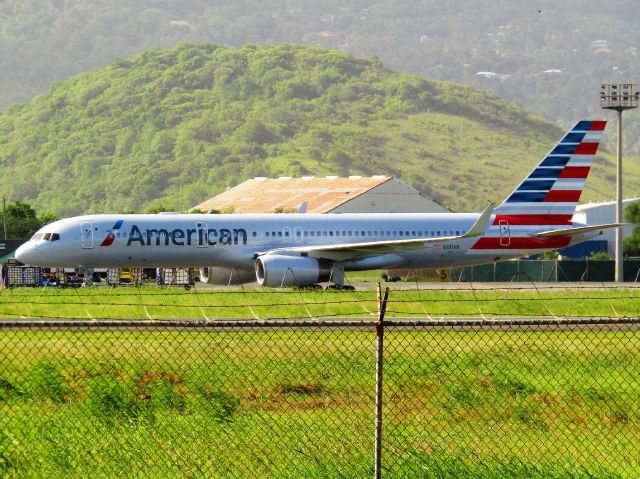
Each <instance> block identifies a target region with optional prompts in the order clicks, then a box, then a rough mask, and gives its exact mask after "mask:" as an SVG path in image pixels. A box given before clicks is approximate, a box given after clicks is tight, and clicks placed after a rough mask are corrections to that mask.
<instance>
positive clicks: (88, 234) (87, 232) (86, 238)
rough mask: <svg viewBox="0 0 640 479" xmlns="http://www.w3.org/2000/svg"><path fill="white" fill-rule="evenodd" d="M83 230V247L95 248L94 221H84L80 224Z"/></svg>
mask: <svg viewBox="0 0 640 479" xmlns="http://www.w3.org/2000/svg"><path fill="white" fill-rule="evenodd" d="M80 230H81V235H82V239H81V243H82V248H83V249H91V248H93V223H82V224H81V225H80Z"/></svg>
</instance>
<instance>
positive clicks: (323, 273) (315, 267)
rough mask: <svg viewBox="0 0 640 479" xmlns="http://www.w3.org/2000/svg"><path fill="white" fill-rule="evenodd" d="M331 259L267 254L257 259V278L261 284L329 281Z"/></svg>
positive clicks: (303, 283) (303, 284)
mask: <svg viewBox="0 0 640 479" xmlns="http://www.w3.org/2000/svg"><path fill="white" fill-rule="evenodd" d="M331 267H332V264H331V262H330V261H326V260H318V259H316V258H310V257H308V256H285V255H277V254H267V255H264V256H260V257H258V259H257V260H256V279H257V280H258V284H259V285H260V286H270V287H272V288H277V287H280V286H308V285H311V284H316V283H322V282H323V281H329V278H330V277H331Z"/></svg>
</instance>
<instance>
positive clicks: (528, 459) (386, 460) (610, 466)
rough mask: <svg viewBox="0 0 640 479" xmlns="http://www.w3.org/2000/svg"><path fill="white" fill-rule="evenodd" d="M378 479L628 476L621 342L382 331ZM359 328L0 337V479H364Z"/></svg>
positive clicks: (576, 336) (639, 364)
mask: <svg viewBox="0 0 640 479" xmlns="http://www.w3.org/2000/svg"><path fill="white" fill-rule="evenodd" d="M385 349H386V350H385V354H386V362H385V370H384V372H385V383H384V393H385V405H384V417H385V421H384V431H385V433H384V434H385V435H384V455H383V464H384V468H385V470H384V475H385V477H425V478H443V477H444V478H454V477H456V478H481V477H482V478H485V477H491V478H493V477H495V478H516V477H539V478H543V477H544V478H548V477H552V478H556V477H557V478H587V477H589V478H591V477H635V474H636V472H637V470H638V468H639V467H640V460H639V457H638V453H637V451H638V450H640V437H639V435H638V434H637V431H638V428H639V427H640V404H639V403H638V401H637V398H638V397H639V396H640V359H639V358H640V343H639V341H638V338H637V333H631V332H553V331H551V330H545V331H537V332H532V331H526V332H525V331H511V332H498V331H483V332H473V333H469V332H453V331H433V330H431V331H394V330H392V329H390V330H389V331H388V332H387V334H386V348H385ZM374 350H375V336H374V335H373V334H372V333H371V332H367V331H344V332H338V331H331V332H330V331H320V330H301V331H292V330H263V331H259V330H251V331H245V332H221V333H198V332H186V331H185V332H177V333H176V332H162V331H150V332H131V331H130V332H116V333H105V332H99V331H92V332H87V331H85V332H77V333H73V332H54V331H19V332H2V333H0V351H2V355H1V356H0V471H1V474H0V475H3V476H5V477H87V476H91V477H96V476H101V477H112V476H119V477H120V476H136V477H138V476H145V477H185V476H187V477H277V478H293V477H370V476H371V474H372V463H373V450H372V446H373V426H374V424H373V411H374V401H373V400H374V395H375V390H374V389H375V388H374V375H375V358H374Z"/></svg>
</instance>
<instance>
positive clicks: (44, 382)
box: [28, 361, 70, 403]
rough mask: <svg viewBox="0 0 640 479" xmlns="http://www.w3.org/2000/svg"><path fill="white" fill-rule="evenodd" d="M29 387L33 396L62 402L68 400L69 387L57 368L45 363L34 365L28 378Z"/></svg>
mask: <svg viewBox="0 0 640 479" xmlns="http://www.w3.org/2000/svg"><path fill="white" fill-rule="evenodd" d="M28 381H29V387H30V389H31V391H32V392H33V394H34V395H35V396H39V397H42V398H47V399H50V400H52V401H54V402H58V403H60V402H64V401H66V400H67V398H68V394H69V392H70V391H69V386H68V385H67V383H66V381H65V380H64V378H63V377H62V375H61V374H60V371H59V370H58V368H57V367H56V366H55V365H53V364H51V363H49V362H46V361H40V362H37V363H36V364H34V366H33V368H32V369H31V372H30V373H29V376H28Z"/></svg>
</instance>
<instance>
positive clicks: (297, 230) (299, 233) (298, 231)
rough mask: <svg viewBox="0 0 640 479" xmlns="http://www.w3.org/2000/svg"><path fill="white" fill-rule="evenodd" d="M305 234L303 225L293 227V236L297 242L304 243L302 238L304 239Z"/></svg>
mask: <svg viewBox="0 0 640 479" xmlns="http://www.w3.org/2000/svg"><path fill="white" fill-rule="evenodd" d="M303 236H304V234H303V231H302V228H301V227H299V226H296V227H295V228H293V238H294V240H295V242H296V243H302V240H303V239H304V238H303Z"/></svg>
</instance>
